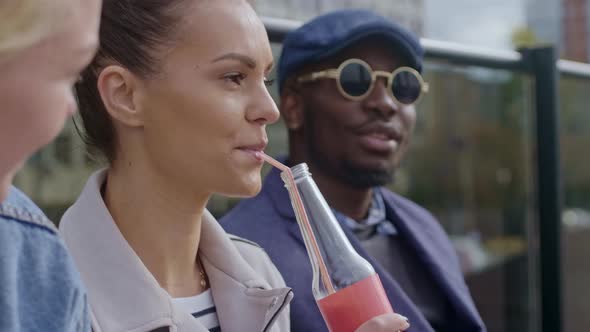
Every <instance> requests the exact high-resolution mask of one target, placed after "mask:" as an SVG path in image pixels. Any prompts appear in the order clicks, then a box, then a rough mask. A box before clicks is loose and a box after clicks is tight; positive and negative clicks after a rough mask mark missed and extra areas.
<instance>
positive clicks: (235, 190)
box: [220, 175, 262, 198]
mask: <svg viewBox="0 0 590 332" xmlns="http://www.w3.org/2000/svg"><path fill="white" fill-rule="evenodd" d="M244 180H245V181H239V183H233V184H232V185H231V188H228V190H224V192H221V193H220V194H222V195H224V196H230V197H243V198H248V197H253V196H256V195H257V194H258V193H259V192H260V189H261V188H262V181H261V179H260V175H259V176H258V177H257V179H253V178H251V179H244Z"/></svg>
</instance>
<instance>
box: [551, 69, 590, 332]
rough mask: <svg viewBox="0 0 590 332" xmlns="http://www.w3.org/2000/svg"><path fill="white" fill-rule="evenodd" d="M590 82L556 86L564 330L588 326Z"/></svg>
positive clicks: (574, 81)
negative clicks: (561, 207) (559, 151)
mask: <svg viewBox="0 0 590 332" xmlns="http://www.w3.org/2000/svg"><path fill="white" fill-rule="evenodd" d="M588 91H590V81H588V80H579V79H572V78H562V80H561V82H560V86H559V98H560V99H559V101H560V107H561V110H560V116H561V119H560V121H561V123H560V125H561V128H560V129H561V137H560V139H561V158H562V180H563V189H564V197H563V214H562V232H563V233H562V241H563V252H562V258H563V265H562V267H563V270H562V276H563V279H562V282H563V305H564V309H563V315H564V316H563V322H564V324H565V326H564V328H565V329H564V331H586V330H588V329H590V315H588V307H589V306H590V288H589V287H588V281H589V280H590V266H589V265H588V264H587V261H588V253H589V252H590V167H589V165H590V154H588V153H587V151H588V146H590V131H589V130H588V124H590V112H589V111H588V105H590V94H589V93H588Z"/></svg>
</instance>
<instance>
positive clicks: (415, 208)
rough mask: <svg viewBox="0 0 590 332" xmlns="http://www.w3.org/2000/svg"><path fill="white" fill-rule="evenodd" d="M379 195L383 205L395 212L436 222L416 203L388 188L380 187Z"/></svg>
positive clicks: (430, 214) (428, 212)
mask: <svg viewBox="0 0 590 332" xmlns="http://www.w3.org/2000/svg"><path fill="white" fill-rule="evenodd" d="M380 190H381V193H382V194H383V199H384V200H385V203H386V204H388V205H390V206H394V207H395V208H396V210H400V209H401V210H403V211H404V212H406V213H411V214H412V215H416V216H420V217H422V218H423V219H428V220H433V221H436V218H435V217H434V216H433V215H432V213H430V211H428V210H427V209H426V208H424V207H423V206H421V205H419V204H418V203H416V202H414V201H412V200H411V199H409V198H407V197H404V196H401V195H400V194H397V193H395V192H393V191H391V190H390V189H388V188H385V187H381V188H380Z"/></svg>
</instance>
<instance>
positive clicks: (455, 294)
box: [220, 169, 485, 332]
mask: <svg viewBox="0 0 590 332" xmlns="http://www.w3.org/2000/svg"><path fill="white" fill-rule="evenodd" d="M379 190H381V191H382V193H383V197H384V200H385V204H386V205H387V215H388V219H390V220H393V218H394V219H395V220H396V222H395V226H396V229H397V231H398V232H399V234H400V236H404V237H405V238H406V239H407V241H408V243H409V244H410V246H412V247H413V248H414V249H415V250H416V253H417V256H418V258H419V259H420V260H421V263H422V265H423V266H424V271H425V272H426V273H430V274H431V275H432V276H433V279H434V280H435V281H436V282H437V283H438V286H439V287H440V289H442V292H443V294H444V295H446V297H447V299H448V303H450V305H451V306H452V308H451V310H449V312H452V313H453V316H452V317H448V318H449V321H450V322H452V324H453V326H452V328H451V330H452V331H457V332H475V331H485V327H484V325H483V322H482V320H481V318H480V316H479V314H478V312H477V310H476V308H475V305H474V304H473V300H472V299H471V295H470V294H469V290H468V289H467V286H466V284H465V281H464V279H463V275H462V273H461V269H460V266H459V262H458V259H457V256H456V253H455V251H454V249H453V247H452V245H451V243H450V241H449V239H448V237H447V235H446V233H445V232H444V230H443V229H442V227H441V226H440V225H439V223H438V222H437V221H436V219H434V217H433V216H432V215H431V214H430V213H428V212H427V211H426V210H425V209H423V208H421V207H420V206H418V205H416V204H415V203H413V202H411V201H409V200H407V199H405V198H403V197H400V196H398V195H396V194H394V193H393V192H391V191H389V190H387V189H385V188H381V189H379ZM339 221H340V220H339ZM220 222H221V225H222V226H223V227H224V228H225V230H226V231H227V232H228V233H232V234H235V235H238V236H241V237H244V238H246V239H249V240H252V241H255V242H257V243H258V244H260V246H262V247H263V248H264V249H265V250H266V251H267V253H268V254H269V255H270V257H271V259H272V261H273V263H274V264H275V265H276V266H277V268H278V269H279V271H280V272H281V274H282V275H283V278H284V279H285V282H286V284H287V286H289V287H292V288H293V290H294V292H295V297H294V299H293V301H292V302H291V329H292V331H295V332H309V331H314V332H315V331H327V328H326V326H325V324H324V321H323V319H322V316H321V314H320V312H319V310H318V308H317V306H316V304H315V300H314V298H313V294H312V292H311V279H312V271H311V265H310V262H309V259H308V257H307V252H306V250H305V245H304V243H303V238H302V237H301V233H300V231H299V226H298V225H297V221H296V219H295V215H294V213H293V209H292V207H291V202H290V200H289V196H288V192H287V190H286V189H285V187H284V184H283V181H282V180H281V179H280V176H279V172H278V171H277V170H276V169H273V170H272V171H271V172H270V174H269V175H268V176H267V178H266V179H265V181H264V185H263V187H262V191H261V193H260V194H259V195H258V196H256V197H254V198H251V199H247V200H244V201H242V202H240V203H239V204H238V205H237V206H236V207H235V208H234V209H233V210H232V211H230V212H229V213H228V214H227V215H226V216H224V217H223V218H222V219H221V221H220ZM340 222H341V223H342V221H340ZM342 228H343V230H344V233H345V234H346V236H347V237H348V239H349V240H350V242H351V243H352V246H353V247H354V248H355V249H356V250H357V252H358V253H359V254H360V255H361V256H363V257H364V258H365V259H367V260H368V261H369V262H370V263H371V264H372V265H373V267H374V268H375V270H376V271H377V273H378V274H379V276H380V278H381V281H382V283H383V286H384V288H385V292H386V293H387V296H388V297H389V300H390V302H391V303H392V306H393V308H394V311H396V312H397V313H399V314H402V315H404V316H406V317H408V318H409V320H410V323H411V325H412V327H411V328H410V329H409V331H416V332H417V331H420V332H427V331H432V328H431V327H430V325H429V323H428V322H427V321H426V319H425V318H424V316H423V315H422V314H421V313H420V311H419V310H418V308H417V307H416V306H415V305H414V304H413V303H412V301H411V300H410V299H409V298H408V296H407V295H406V294H405V293H404V291H403V290H402V289H401V288H400V286H399V284H398V283H397V282H396V281H395V280H394V279H393V278H392V277H391V275H390V274H389V273H387V272H386V271H385V270H384V269H383V268H382V267H381V266H380V264H379V263H377V261H375V260H374V259H372V258H371V257H369V256H368V255H367V253H366V251H365V250H364V249H363V248H362V246H361V244H360V242H359V241H358V240H357V238H356V236H355V235H354V234H353V233H352V232H351V231H350V230H349V229H348V228H347V227H342Z"/></svg>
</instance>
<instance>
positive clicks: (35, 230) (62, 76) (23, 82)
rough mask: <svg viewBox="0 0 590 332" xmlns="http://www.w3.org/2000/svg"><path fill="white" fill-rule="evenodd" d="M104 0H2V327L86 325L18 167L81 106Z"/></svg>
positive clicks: (72, 276) (58, 247)
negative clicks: (81, 78) (15, 182)
mask: <svg viewBox="0 0 590 332" xmlns="http://www.w3.org/2000/svg"><path fill="white" fill-rule="evenodd" d="M100 6H101V2H100V0H51V1H46V0H3V1H2V2H1V3H0V203H1V204H0V331H21V332H26V331H49V332H52V331H55V332H58V331H59V332H63V331H68V332H69V331H72V332H74V331H75V332H78V331H88V330H89V329H90V324H89V318H88V317H89V316H88V313H87V303H86V295H85V290H84V288H83V286H82V282H81V280H80V277H79V275H78V272H76V271H75V269H74V266H73V262H72V260H71V258H70V256H69V255H68V254H67V252H66V250H65V246H64V245H63V243H62V242H61V241H60V239H59V237H58V235H57V232H56V230H55V228H54V227H53V226H52V224H51V222H50V221H48V220H47V218H46V217H45V216H44V215H43V213H42V212H41V211H40V210H39V208H37V207H36V206H35V205H34V204H33V203H32V202H31V201H30V200H29V199H28V198H27V197H26V196H25V195H24V194H22V193H21V192H20V191H18V190H17V189H15V188H11V185H10V184H11V182H12V178H13V176H14V174H15V173H16V171H17V170H18V169H19V167H20V166H21V165H22V163H23V162H24V161H25V160H26V159H27V158H28V157H29V156H30V155H31V154H32V153H33V152H35V151H36V150H37V149H39V148H40V147H42V146H43V145H45V144H47V143H49V142H50V141H51V140H52V139H53V138H54V137H55V136H56V135H57V134H58V133H59V131H60V130H61V128H62V126H63V124H64V121H65V120H66V119H67V118H68V117H69V116H70V115H71V114H72V113H73V112H74V111H75V110H76V106H75V102H74V97H73V95H72V85H73V83H74V82H75V81H76V79H77V77H78V75H79V71H80V70H81V69H83V68H84V67H85V66H86V65H87V64H88V62H90V60H91V59H92V56H93V54H94V53H95V51H96V48H97V45H98V38H97V37H98V24H99V18H100Z"/></svg>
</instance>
